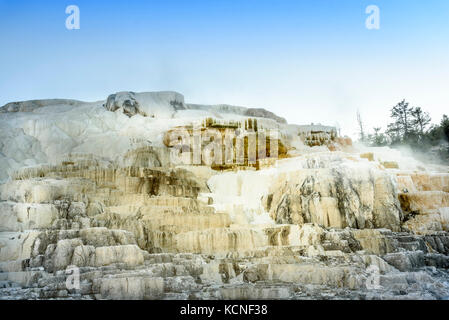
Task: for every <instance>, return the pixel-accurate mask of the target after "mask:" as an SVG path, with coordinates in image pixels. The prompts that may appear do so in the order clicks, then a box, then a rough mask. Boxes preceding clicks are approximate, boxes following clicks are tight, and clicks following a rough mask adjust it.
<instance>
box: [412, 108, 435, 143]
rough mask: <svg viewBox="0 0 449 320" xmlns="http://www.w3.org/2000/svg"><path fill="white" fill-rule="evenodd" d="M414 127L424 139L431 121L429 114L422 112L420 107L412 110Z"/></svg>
mask: <svg viewBox="0 0 449 320" xmlns="http://www.w3.org/2000/svg"><path fill="white" fill-rule="evenodd" d="M411 115H412V125H413V126H414V127H415V128H416V130H417V131H418V134H419V135H420V137H421V138H422V137H423V136H424V134H425V131H426V127H427V126H428V125H429V123H430V121H431V119H430V116H429V113H427V112H424V111H422V109H421V108H420V107H416V108H412V111H411Z"/></svg>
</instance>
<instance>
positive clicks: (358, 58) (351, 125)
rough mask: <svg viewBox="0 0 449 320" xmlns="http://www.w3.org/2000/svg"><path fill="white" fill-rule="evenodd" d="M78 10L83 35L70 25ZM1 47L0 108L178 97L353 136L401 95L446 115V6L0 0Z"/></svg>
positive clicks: (383, 116) (317, 0)
mask: <svg viewBox="0 0 449 320" xmlns="http://www.w3.org/2000/svg"><path fill="white" fill-rule="evenodd" d="M71 4H75V5H77V6H78V7H79V8H80V12H81V29H80V30H67V29H66V28H65V20H66V17H67V14H66V13H65V8H66V7H67V6H68V5H71ZM371 4H374V5H377V6H378V7H379V8H380V29H379V30H368V29H366V28H365V19H366V18H367V14H366V13H365V8H366V7H367V6H368V5H371ZM0 43H1V50H0V72H1V73H0V74H1V78H0V105H3V104H5V103H7V102H10V101H17V100H27V99H38V98H74V99H79V100H86V101H95V100H101V99H105V98H106V97H107V95H108V94H110V93H113V92H117V91H123V90H133V91H157V90H175V91H179V92H180V93H182V94H184V95H185V98H186V101H187V102H191V103H211V104H217V103H229V104H235V105H244V106H253V107H265V108H267V109H269V110H271V111H273V112H275V113H277V114H279V115H281V116H283V117H285V118H287V120H288V121H289V122H290V123H301V124H302V123H310V122H314V123H317V122H321V123H323V124H329V125H334V124H336V123H338V124H339V125H340V126H341V127H342V131H343V133H345V134H348V135H351V136H353V135H354V134H355V132H356V110H357V109H360V112H361V114H362V117H363V118H364V120H365V122H366V126H367V127H369V128H371V127H373V126H383V127H384V128H385V124H386V122H387V120H388V116H389V109H390V108H391V107H392V106H393V105H394V104H395V103H397V102H398V101H399V100H401V99H403V98H405V99H407V100H409V101H410V103H411V104H412V105H417V106H421V107H422V108H423V109H425V110H427V111H429V112H430V113H431V116H432V117H433V120H434V121H435V122H436V121H439V119H440V118H441V116H442V114H443V113H449V89H448V88H449V1H447V0H429V1H415V0H394V1H393V0H388V1H383V0H382V1H381V0H370V1H357V0H338V1H337V0H308V1H300V0H296V1H282V0H280V1H274V0H273V1H264V0H257V1H256V0H247V1H244V0H241V1H230V0H228V1H214V0H209V1H187V0H185V1H169V0H165V1H151V0H150V1H131V0H128V1H95V0H90V1H84V0H82V1H81V0H70V1H20V0H0Z"/></svg>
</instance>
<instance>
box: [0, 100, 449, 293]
mask: <svg viewBox="0 0 449 320" xmlns="http://www.w3.org/2000/svg"><path fill="white" fill-rule="evenodd" d="M256 123H257V125H256ZM253 126H254V128H252V127H253ZM196 127H200V130H203V131H206V130H208V129H210V128H214V129H215V130H218V132H220V133H224V132H225V130H235V128H239V129H240V130H243V129H245V130H250V129H257V130H263V129H276V130H278V131H279V154H278V155H279V157H278V158H274V159H259V160H258V161H257V162H256V163H255V164H253V165H251V164H250V163H249V162H248V161H247V162H244V163H243V164H229V165H227V166H213V165H212V166H210V165H205V164H204V163H203V162H201V164H197V165H186V164H183V165H178V164H175V163H173V161H171V153H172V152H173V150H174V149H173V148H172V147H171V146H167V143H166V142H167V141H165V140H164V138H165V137H166V135H167V132H171V131H173V130H174V129H176V128H177V129H183V130H185V131H187V132H189V130H190V131H192V130H193V128H196ZM250 127H251V128H250ZM220 130H221V131H220ZM189 141H190V142H191V141H193V139H191V140H189ZM248 141H249V140H248ZM247 145H250V142H247ZM185 146H187V147H191V148H192V145H190V146H189V145H188V144H187V145H185ZM270 146H271V144H270ZM270 148H271V147H270ZM232 150H233V151H237V149H236V148H235V150H234V149H232ZM246 155H248V154H246ZM248 157H249V156H248ZM0 160H1V161H0V181H1V183H0V298H1V299H35V298H38V299H48V298H76V299H303V298H310V297H312V298H316V299H319V298H324V297H326V298H329V297H335V298H348V299H350V298H351V299H359V298H360V299H380V298H404V299H407V298H416V297H418V298H423V299H447V298H448V297H449V273H448V272H447V269H448V268H449V256H448V255H449V234H448V231H449V211H448V210H449V173H448V172H449V168H448V167H447V166H434V165H431V164H423V163H421V162H419V161H418V160H415V159H411V158H409V157H406V156H404V155H403V154H401V153H400V152H398V151H394V150H391V149H387V148H365V147H363V146H352V144H351V141H350V139H347V138H343V137H338V136H337V132H336V130H335V128H332V127H327V126H322V125H313V126H310V125H303V126H298V125H289V124H287V123H286V121H285V120H284V119H282V118H280V117H278V116H276V115H275V114H273V113H271V112H269V111H266V110H264V109H259V108H244V107H236V106H229V105H215V106H205V105H196V104H187V103H185V101H184V97H183V96H182V95H180V94H178V93H175V92H156V93H134V92H120V93H116V94H113V95H110V96H109V97H108V98H107V99H106V100H105V101H99V102H93V103H85V102H80V101H74V100H35V101H26V102H18V103H10V104H8V105H6V106H4V107H3V108H0ZM246 160H248V159H246ZM73 268H75V269H76V270H78V271H79V277H80V278H79V280H80V281H79V283H80V286H79V287H78V288H72V287H68V286H67V283H66V280H67V277H68V273H67V270H73Z"/></svg>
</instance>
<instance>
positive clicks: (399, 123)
mask: <svg viewBox="0 0 449 320" xmlns="http://www.w3.org/2000/svg"><path fill="white" fill-rule="evenodd" d="M412 111H413V108H409V103H408V102H406V101H405V100H402V101H401V102H399V103H398V104H397V105H395V106H394V107H393V108H392V109H391V118H392V119H393V120H394V122H393V123H390V124H389V125H388V129H387V134H388V135H389V136H390V138H391V139H392V141H393V142H394V143H398V142H402V141H405V140H408V139H409V137H410V136H411V135H413V133H414V130H413V122H412V120H413V116H412Z"/></svg>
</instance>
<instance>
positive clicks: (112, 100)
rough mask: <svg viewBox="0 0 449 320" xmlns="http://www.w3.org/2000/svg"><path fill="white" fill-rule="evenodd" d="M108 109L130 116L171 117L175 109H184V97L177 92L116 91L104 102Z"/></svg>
mask: <svg viewBox="0 0 449 320" xmlns="http://www.w3.org/2000/svg"><path fill="white" fill-rule="evenodd" d="M104 107H105V108H106V109H107V110H109V111H113V112H115V111H117V110H119V109H120V110H122V112H123V113H124V114H126V115H127V116H129V117H132V116H134V115H136V114H140V115H141V116H144V117H151V118H158V119H159V118H171V117H172V116H173V113H174V112H175V111H177V110H184V109H185V105H184V97H183V96H182V95H181V94H179V93H177V92H169V91H166V92H165V91H164V92H143V93H136V92H127V91H125V92H118V93H115V94H111V95H110V96H109V97H108V98H107V100H106V103H105V104H104Z"/></svg>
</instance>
